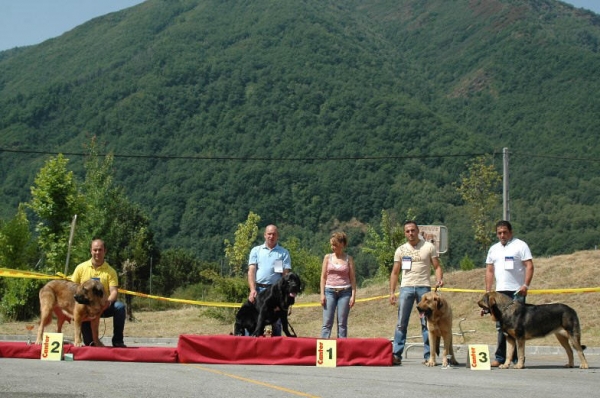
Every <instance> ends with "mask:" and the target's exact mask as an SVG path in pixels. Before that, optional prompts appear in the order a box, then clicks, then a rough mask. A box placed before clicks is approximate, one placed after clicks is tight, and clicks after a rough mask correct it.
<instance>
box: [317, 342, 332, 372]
mask: <svg viewBox="0 0 600 398" xmlns="http://www.w3.org/2000/svg"><path fill="white" fill-rule="evenodd" d="M336 365H337V341H336V340H317V367H328V368H335V367H336Z"/></svg>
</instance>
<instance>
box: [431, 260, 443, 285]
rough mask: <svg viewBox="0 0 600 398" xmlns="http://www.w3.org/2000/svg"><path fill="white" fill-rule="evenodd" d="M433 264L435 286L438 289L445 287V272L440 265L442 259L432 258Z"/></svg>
mask: <svg viewBox="0 0 600 398" xmlns="http://www.w3.org/2000/svg"><path fill="white" fill-rule="evenodd" d="M431 264H432V265H433V270H434V271H435V280H436V283H435V285H436V286H437V287H442V286H444V270H443V269H442V266H441V264H440V258H439V257H432V258H431Z"/></svg>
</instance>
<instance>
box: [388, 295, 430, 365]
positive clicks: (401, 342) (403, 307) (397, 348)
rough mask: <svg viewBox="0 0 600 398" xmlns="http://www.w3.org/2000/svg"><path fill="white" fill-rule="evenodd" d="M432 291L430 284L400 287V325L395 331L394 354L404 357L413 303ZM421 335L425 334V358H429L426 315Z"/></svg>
mask: <svg viewBox="0 0 600 398" xmlns="http://www.w3.org/2000/svg"><path fill="white" fill-rule="evenodd" d="M430 291H431V287H429V286H411V287H401V288H400V300H399V301H400V304H399V305H398V325H396V332H395V333H394V345H393V350H394V356H396V357H398V358H402V353H403V352H404V346H405V344H406V333H407V331H408V320H409V319H410V312H411V311H412V309H413V304H415V303H418V302H419V301H421V297H423V295H424V294H425V293H428V292H430ZM421 335H422V336H423V358H425V360H428V359H429V355H430V348H429V333H428V332H427V321H426V320H425V318H424V317H423V318H421Z"/></svg>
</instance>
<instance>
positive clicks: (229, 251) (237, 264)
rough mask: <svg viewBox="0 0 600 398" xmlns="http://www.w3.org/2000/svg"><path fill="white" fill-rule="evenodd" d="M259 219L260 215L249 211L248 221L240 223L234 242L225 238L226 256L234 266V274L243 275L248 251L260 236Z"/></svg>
mask: <svg viewBox="0 0 600 398" xmlns="http://www.w3.org/2000/svg"><path fill="white" fill-rule="evenodd" d="M259 221H260V216H259V215H257V214H254V213H253V212H250V213H248V218H247V219H246V222H244V223H242V224H238V228H237V230H236V231H235V241H234V243H233V244H232V243H231V242H230V241H229V240H228V239H225V257H226V258H227V260H228V261H229V265H230V266H231V267H232V274H233V275H234V276H238V277H239V276H242V266H243V265H244V264H245V263H246V262H247V261H248V253H249V252H250V249H251V248H252V245H253V244H254V242H255V241H256V237H257V236H258V222H259Z"/></svg>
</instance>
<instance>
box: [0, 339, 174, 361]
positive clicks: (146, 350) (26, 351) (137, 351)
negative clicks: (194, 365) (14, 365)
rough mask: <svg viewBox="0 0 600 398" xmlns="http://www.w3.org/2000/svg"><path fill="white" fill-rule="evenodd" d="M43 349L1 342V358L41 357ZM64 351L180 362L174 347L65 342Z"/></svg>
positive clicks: (89, 357) (76, 355) (92, 357)
mask: <svg viewBox="0 0 600 398" xmlns="http://www.w3.org/2000/svg"><path fill="white" fill-rule="evenodd" d="M41 350H42V346H41V345H35V344H32V345H27V343H5V342H0V358H23V359H40V354H41ZM63 353H64V354H73V359H74V360H76V361H113V362H163V363H176V362H178V361H177V349H176V348H174V347H166V348H165V347H127V348H113V347H75V346H74V345H71V344H65V345H64V346H63Z"/></svg>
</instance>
